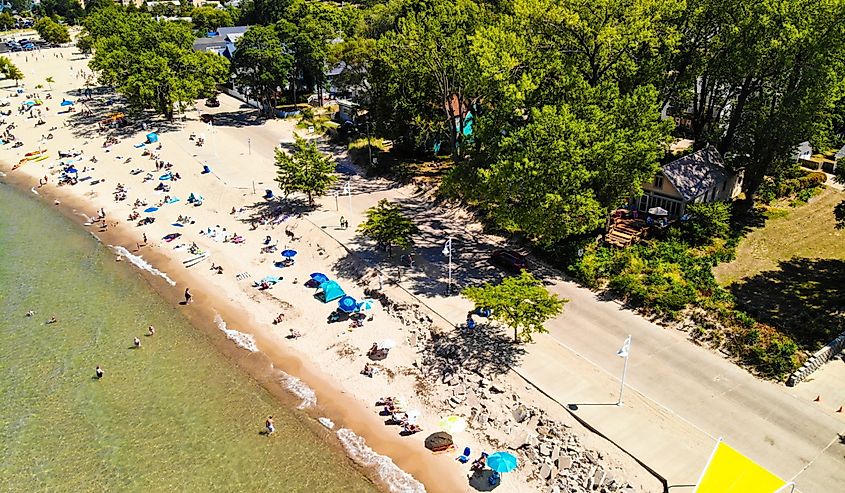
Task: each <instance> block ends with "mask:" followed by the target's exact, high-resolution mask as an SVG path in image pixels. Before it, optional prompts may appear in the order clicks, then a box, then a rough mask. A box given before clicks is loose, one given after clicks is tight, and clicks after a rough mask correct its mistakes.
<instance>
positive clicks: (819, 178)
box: [798, 171, 827, 190]
mask: <svg viewBox="0 0 845 493" xmlns="http://www.w3.org/2000/svg"><path fill="white" fill-rule="evenodd" d="M798 182H799V183H800V184H801V189H802V190H803V189H807V188H813V187H817V186H819V185H824V184H825V183H826V182H827V175H826V174H824V173H822V172H821V171H813V172H810V173H807V174H806V175H804V176H802V177H801V178H799V179H798Z"/></svg>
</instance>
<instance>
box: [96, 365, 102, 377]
mask: <svg viewBox="0 0 845 493" xmlns="http://www.w3.org/2000/svg"><path fill="white" fill-rule="evenodd" d="M94 373H96V374H97V378H103V374H104V373H103V369H102V368H100V365H97V369H95V370H94Z"/></svg>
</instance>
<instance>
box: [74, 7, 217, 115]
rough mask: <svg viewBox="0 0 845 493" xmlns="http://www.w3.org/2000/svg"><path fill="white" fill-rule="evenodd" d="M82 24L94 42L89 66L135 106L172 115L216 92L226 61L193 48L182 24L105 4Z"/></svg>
mask: <svg viewBox="0 0 845 493" xmlns="http://www.w3.org/2000/svg"><path fill="white" fill-rule="evenodd" d="M85 29H86V36H88V37H89V38H88V39H89V40H90V43H91V45H92V46H93V47H94V58H93V59H92V60H91V62H90V66H91V68H92V69H94V70H95V71H96V72H97V74H98V76H99V79H100V82H101V83H103V84H108V85H111V86H114V87H115V88H116V89H117V91H118V92H119V93H121V94H123V95H124V96H125V97H126V99H127V101H128V103H129V105H130V106H131V107H133V108H136V109H146V108H152V109H154V110H156V111H157V112H159V113H161V114H163V115H165V116H166V117H167V118H173V114H174V111H176V110H179V111H182V110H184V108H186V107H187V105H189V104H192V103H193V102H194V100H195V99H197V98H198V97H209V96H211V95H213V94H215V93H216V86H217V84H218V83H222V82H225V81H226V79H227V75H228V69H229V63H228V60H226V58H224V57H222V56H220V55H217V54H215V53H209V52H197V51H194V50H193V48H192V43H193V39H194V37H193V35H192V33H191V30H190V29H189V28H188V27H187V26H186V25H185V24H182V23H177V22H168V21H161V20H156V19H153V18H152V16H150V15H149V14H143V13H126V12H124V11H123V10H122V9H118V8H104V9H101V10H97V11H95V12H94V13H92V15H91V16H89V18H88V19H86V22H85Z"/></svg>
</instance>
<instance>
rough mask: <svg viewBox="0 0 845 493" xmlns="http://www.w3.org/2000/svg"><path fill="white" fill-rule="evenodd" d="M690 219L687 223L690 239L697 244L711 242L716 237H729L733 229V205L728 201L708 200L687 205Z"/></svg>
mask: <svg viewBox="0 0 845 493" xmlns="http://www.w3.org/2000/svg"><path fill="white" fill-rule="evenodd" d="M686 210H687V212H688V213H689V214H690V219H689V221H688V222H687V223H686V228H687V232H688V234H689V236H690V239H691V240H692V241H693V242H694V243H697V244H705V243H710V242H711V241H712V240H714V239H715V238H727V236H728V233H730V229H731V205H730V204H729V203H727V202H708V203H697V204H690V205H689V206H687V209H686Z"/></svg>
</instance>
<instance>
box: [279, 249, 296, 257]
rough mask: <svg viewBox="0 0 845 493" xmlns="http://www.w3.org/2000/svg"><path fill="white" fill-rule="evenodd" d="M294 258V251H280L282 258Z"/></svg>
mask: <svg viewBox="0 0 845 493" xmlns="http://www.w3.org/2000/svg"><path fill="white" fill-rule="evenodd" d="M295 256H296V250H282V257H285V258H291V257H295Z"/></svg>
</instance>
